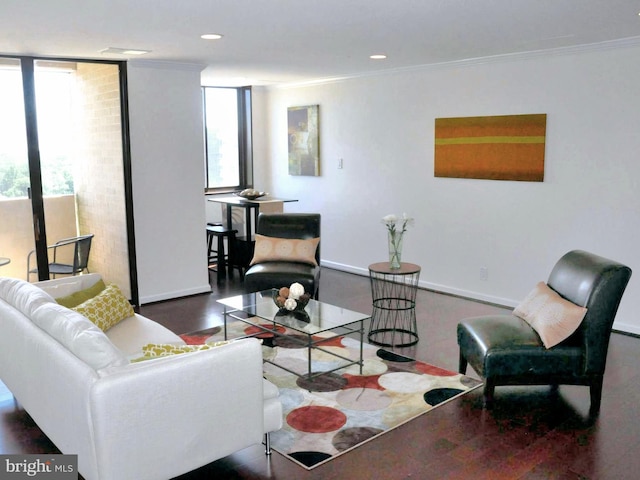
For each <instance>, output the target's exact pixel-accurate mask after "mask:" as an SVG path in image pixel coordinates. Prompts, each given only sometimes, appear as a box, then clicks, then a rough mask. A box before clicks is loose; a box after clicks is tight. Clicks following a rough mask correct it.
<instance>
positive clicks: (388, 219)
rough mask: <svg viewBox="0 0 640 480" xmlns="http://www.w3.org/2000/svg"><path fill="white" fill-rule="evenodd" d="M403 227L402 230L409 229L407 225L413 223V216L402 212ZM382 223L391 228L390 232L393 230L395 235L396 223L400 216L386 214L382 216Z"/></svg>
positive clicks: (392, 232)
mask: <svg viewBox="0 0 640 480" xmlns="http://www.w3.org/2000/svg"><path fill="white" fill-rule="evenodd" d="M401 220H402V229H401V230H400V231H401V232H403V233H404V232H406V231H407V227H408V226H409V225H413V218H411V217H409V216H408V215H407V214H406V213H403V214H402V219H401ZM382 223H384V224H385V225H386V226H387V229H388V230H389V232H391V234H392V235H395V233H396V224H397V223H398V217H397V216H396V215H393V214H391V215H386V216H384V217H382Z"/></svg>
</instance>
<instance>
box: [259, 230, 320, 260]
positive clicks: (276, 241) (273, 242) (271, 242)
mask: <svg viewBox="0 0 640 480" xmlns="http://www.w3.org/2000/svg"><path fill="white" fill-rule="evenodd" d="M255 239H256V244H255V250H254V254H253V259H252V260H251V265H254V264H256V263H262V262H278V261H285V262H300V263H308V264H310V265H313V266H317V265H318V262H317V261H316V250H317V248H318V243H320V237H317V238H309V239H305V240H301V239H294V238H278V237H267V236H265V235H259V234H256V235H255Z"/></svg>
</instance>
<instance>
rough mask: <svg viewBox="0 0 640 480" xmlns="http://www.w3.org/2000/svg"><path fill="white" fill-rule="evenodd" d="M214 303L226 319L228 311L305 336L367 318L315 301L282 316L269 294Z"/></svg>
mask: <svg viewBox="0 0 640 480" xmlns="http://www.w3.org/2000/svg"><path fill="white" fill-rule="evenodd" d="M218 303H221V304H223V305H224V306H225V313H226V314H228V315H231V316H233V315H232V313H233V312H232V311H229V310H228V308H231V309H232V310H234V311H239V312H244V313H245V314H247V315H253V316H256V317H260V318H262V319H264V320H268V321H270V322H274V323H276V324H277V325H282V326H284V327H288V328H291V329H293V330H297V331H299V332H302V333H307V334H316V333H320V332H325V331H329V330H333V329H335V328H339V327H343V326H346V325H349V324H351V323H355V322H360V321H362V320H366V319H368V318H369V317H370V316H371V315H370V314H365V313H360V312H354V311H352V310H347V309H346V308H342V307H337V306H335V305H330V304H328V303H324V302H319V301H316V300H309V303H308V304H307V306H306V307H305V308H304V312H298V311H296V312H286V313H284V312H283V311H282V310H281V309H279V308H278V306H277V305H276V304H275V303H274V301H273V290H263V291H262V292H255V293H247V294H244V295H237V296H235V297H229V298H223V299H220V300H218Z"/></svg>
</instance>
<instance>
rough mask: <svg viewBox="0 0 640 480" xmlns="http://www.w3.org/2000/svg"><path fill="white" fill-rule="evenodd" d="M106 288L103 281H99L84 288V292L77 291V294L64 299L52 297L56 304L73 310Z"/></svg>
mask: <svg viewBox="0 0 640 480" xmlns="http://www.w3.org/2000/svg"><path fill="white" fill-rule="evenodd" d="M105 288H107V286H106V285H105V283H104V280H102V279H100V280H98V281H97V282H96V283H94V284H93V285H91V286H90V287H89V288H85V289H84V290H79V291H77V292H74V293H71V294H70V295H66V296H64V297H54V298H55V299H56V302H58V303H59V304H60V305H62V306H63V307H67V308H73V307H77V306H78V305H80V304H81V303H84V302H86V301H87V300H89V299H91V298H93V297H95V296H96V295H98V294H99V293H100V292H102V291H103V290H104V289H105Z"/></svg>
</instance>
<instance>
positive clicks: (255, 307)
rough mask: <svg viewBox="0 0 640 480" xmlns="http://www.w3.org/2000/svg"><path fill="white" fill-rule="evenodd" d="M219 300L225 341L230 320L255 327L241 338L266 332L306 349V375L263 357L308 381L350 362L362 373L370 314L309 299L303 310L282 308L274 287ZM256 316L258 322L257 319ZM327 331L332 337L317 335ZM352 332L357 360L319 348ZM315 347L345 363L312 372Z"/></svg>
mask: <svg viewBox="0 0 640 480" xmlns="http://www.w3.org/2000/svg"><path fill="white" fill-rule="evenodd" d="M218 303H221V304H222V305H224V338H225V340H227V323H228V321H229V319H231V320H235V321H240V322H244V323H246V324H247V325H251V326H252V327H255V328H254V330H255V332H256V333H251V334H247V335H244V336H242V337H240V338H244V337H258V336H260V335H264V334H265V333H266V334H269V335H274V336H275V337H287V339H288V341H290V342H294V343H299V344H300V347H301V348H307V349H308V357H307V361H308V365H307V373H306V374H303V375H301V374H300V373H298V372H294V371H293V370H290V369H288V368H286V367H284V366H283V365H279V364H278V363H277V362H274V361H271V360H268V359H264V361H265V362H267V363H271V364H272V365H275V366H277V367H279V368H282V369H283V370H286V371H288V372H290V373H293V374H295V375H297V376H299V377H303V378H306V379H307V380H312V379H313V378H315V377H318V376H320V375H324V374H327V373H330V372H334V371H336V370H340V369H343V368H345V367H348V366H351V365H360V374H362V365H363V362H362V349H363V347H362V342H363V341H364V321H365V320H367V319H369V318H370V316H371V315H369V314H364V313H359V312H354V311H352V310H347V309H345V308H342V307H337V306H335V305H330V304H328V303H324V302H319V301H316V300H309V303H308V304H307V306H306V307H305V308H304V310H301V311H293V312H288V311H283V310H281V309H280V308H278V307H277V305H276V304H275V303H274V301H273V290H264V291H262V292H255V293H248V294H244V295H237V296H235V297H229V298H223V299H220V300H218ZM256 318H257V319H258V321H256ZM327 332H329V333H333V334H335V337H326V336H324V337H323V336H318V334H321V333H327ZM351 334H357V335H359V339H360V356H359V358H358V359H357V360H353V359H351V358H348V357H344V356H342V355H338V354H336V353H335V352H333V351H331V350H330V349H325V348H322V343H323V342H327V340H328V338H336V337H338V338H339V337H345V336H346V335H351ZM236 338H239V337H236ZM314 349H317V350H320V351H323V352H324V353H328V354H330V355H333V356H334V357H338V358H340V359H342V360H344V363H341V364H340V366H338V367H336V368H333V369H331V370H326V371H322V372H313V371H312V369H311V352H312V351H313V350H314Z"/></svg>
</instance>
